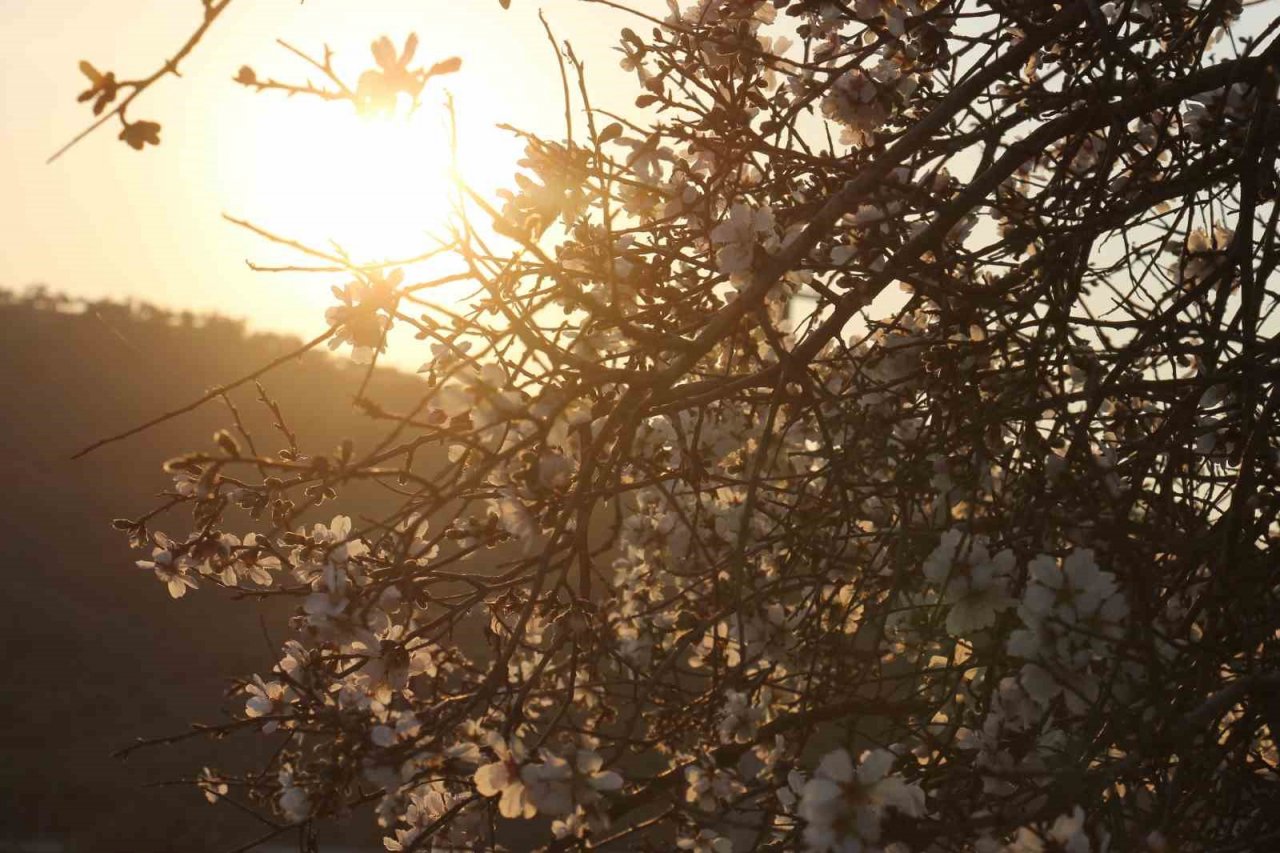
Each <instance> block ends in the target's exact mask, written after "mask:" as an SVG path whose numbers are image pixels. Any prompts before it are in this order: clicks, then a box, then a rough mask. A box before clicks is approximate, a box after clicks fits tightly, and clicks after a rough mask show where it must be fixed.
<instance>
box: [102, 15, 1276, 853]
mask: <svg viewBox="0 0 1280 853" xmlns="http://www.w3.org/2000/svg"><path fill="white" fill-rule="evenodd" d="M228 2H229V0H221V2H216V3H215V2H209V1H208V0H206V2H205V4H204V9H205V15H204V21H203V23H202V25H201V26H202V29H201V31H200V32H197V33H196V34H195V36H193V39H192V41H191V42H190V43H188V45H187V46H185V47H184V48H183V51H184V54H182V55H185V51H188V50H190V49H191V48H192V47H194V46H195V44H196V42H198V40H199V36H200V34H201V32H202V31H203V28H204V27H207V26H209V25H210V24H211V23H212V22H213V21H214V19H215V18H216V17H217V15H218V14H220V12H221V11H222V9H223V8H225V7H226V5H227V3H228ZM1276 11H1277V10H1276V9H1275V7H1274V4H1273V3H1271V2H1256V3H1250V4H1242V3H1241V2H1239V0H1150V2H1148V0H1112V2H1107V3H1099V2H1097V0H985V2H977V0H855V2H836V0H771V1H770V0H701V2H694V3H677V2H676V0H669V2H668V4H667V5H666V7H665V8H659V9H655V8H652V7H650V6H649V5H647V4H643V5H639V6H638V8H636V9H635V10H634V11H633V12H632V14H633V16H634V23H633V24H632V26H630V27H628V28H626V29H623V30H622V31H621V33H620V34H619V36H618V44H617V47H618V50H619V55H620V57H621V62H622V63H623V67H624V68H625V69H626V70H628V71H630V72H632V73H633V74H634V75H635V78H636V82H637V90H636V92H637V97H636V99H635V102H634V107H633V108H630V109H627V110H620V109H607V108H605V107H602V106H601V105H599V104H597V103H596V101H598V100H599V98H595V97H594V96H595V94H596V93H594V92H593V91H592V88H591V85H590V79H589V78H588V77H587V76H586V75H585V74H584V73H583V68H582V65H581V63H580V61H579V60H578V57H577V56H576V55H575V54H574V53H573V51H572V49H571V48H570V47H569V46H567V45H557V46H556V49H557V51H558V55H559V57H560V59H561V60H562V68H563V69H564V96H565V119H566V128H565V133H564V136H563V137H562V138H558V139H546V138H542V137H539V136H535V135H533V134H524V139H525V142H526V143H527V148H526V157H525V159H524V160H523V161H521V164H520V166H521V172H520V173H519V174H518V175H516V176H515V179H514V183H513V186H512V189H511V190H510V191H508V192H506V193H504V194H502V195H501V196H500V197H498V198H485V197H484V196H482V195H481V194H480V193H478V192H475V191H472V190H471V189H470V188H469V187H467V186H466V185H465V184H461V183H460V184H459V185H458V188H457V199H456V205H455V210H454V219H453V224H452V231H451V233H450V235H449V238H448V239H447V240H446V241H444V243H443V244H442V245H441V246H440V247H438V248H434V249H429V250H428V251H430V252H436V253H439V255H440V256H441V257H442V258H448V262H449V263H451V264H453V267H452V270H453V271H452V272H449V273H448V274H446V275H445V276H444V278H448V279H450V280H452V279H455V278H456V279H463V280H465V281H467V282H470V283H471V284H472V285H473V286H474V288H475V289H474V293H473V295H472V297H471V298H469V299H467V300H465V301H464V302H462V303H458V304H449V303H444V302H443V301H441V300H436V299H434V298H433V293H434V288H435V287H437V286H438V285H439V284H440V282H441V281H443V280H444V278H439V279H429V280H418V279H417V278H415V277H414V276H413V275H407V274H406V273H405V271H404V269H402V267H404V266H406V265H405V264H386V263H376V264H367V263H363V262H361V261H360V260H359V259H352V258H348V257H346V256H344V255H341V254H336V253H334V252H332V251H329V250H327V249H323V248H317V247H308V246H302V245H296V246H295V248H297V249H298V250H299V251H300V252H302V253H303V254H304V255H306V256H309V258H310V261H309V262H314V263H318V264H320V265H321V266H320V267H318V271H317V274H318V275H324V276H329V277H330V278H331V279H333V281H334V283H335V284H338V285H339V286H337V287H335V294H336V298H337V304H335V305H334V307H332V308H331V309H330V310H329V311H328V312H327V313H326V314H325V331H324V332H323V333H322V334H320V335H318V336H317V337H316V338H315V339H314V340H313V341H311V342H310V343H309V344H308V345H307V346H308V347H310V348H314V347H317V346H319V345H321V344H326V345H328V346H330V347H331V348H334V349H336V350H340V351H343V352H346V351H348V350H349V351H350V353H351V355H352V356H353V357H356V358H358V359H361V360H368V361H370V362H376V360H377V359H378V358H379V357H380V356H381V353H382V352H384V350H385V347H386V344H387V334H388V331H389V330H390V329H391V328H393V327H409V328H410V329H412V330H413V332H414V333H415V335H416V338H417V340H419V341H421V344H420V346H421V348H422V353H423V358H424V359H425V363H424V364H423V366H422V369H421V373H422V376H423V379H424V382H423V386H422V390H421V395H420V399H419V400H418V401H417V402H416V404H414V405H412V406H410V407H408V408H403V409H399V410H389V409H388V408H386V407H384V406H383V405H381V404H379V403H378V401H377V400H376V399H373V398H372V397H371V396H370V395H367V394H365V390H366V389H364V388H362V389H361V393H360V395H359V397H358V398H357V400H356V403H357V405H358V406H360V407H361V408H362V409H364V410H365V411H366V412H367V413H368V414H369V415H370V416H371V417H374V418H378V419H381V420H383V421H385V422H386V426H387V429H386V434H385V438H383V439H382V440H381V441H379V442H377V443H375V444H373V445H372V446H368V447H360V448H357V447H355V446H354V445H353V444H351V443H345V444H343V445H342V446H341V447H340V448H338V449H337V450H336V451H334V450H330V449H328V448H306V447H299V446H298V445H297V443H296V442H295V441H294V439H293V438H292V437H291V433H290V430H289V428H288V420H287V413H283V412H275V413H274V414H275V415H276V417H277V419H278V420H277V423H278V425H279V430H278V432H279V437H274V438H269V437H268V436H265V435H261V434H259V435H253V434H252V433H251V432H250V431H248V430H246V429H243V428H240V427H238V426H237V424H236V423H230V424H228V429H227V430H226V431H222V432H219V433H218V434H217V435H216V436H215V440H214V443H213V445H212V446H211V447H209V448H208V449H206V450H203V451H198V452H193V453H191V454H188V455H185V456H183V457H180V458H177V459H174V460H170V461H169V462H168V463H167V470H168V471H169V473H170V474H172V475H173V478H174V484H173V488H172V491H171V493H170V494H169V495H168V496H167V498H166V500H165V501H164V503H163V505H162V506H161V507H159V508H158V511H159V510H164V512H165V513H166V514H163V515H162V514H158V513H157V514H149V515H147V516H144V517H141V518H134V519H122V520H120V521H118V522H117V526H118V527H120V528H121V529H123V530H125V531H126V532H127V533H128V535H129V536H130V537H131V538H132V540H133V541H134V543H135V544H136V545H137V546H138V547H139V548H141V549H143V550H144V552H145V553H144V554H143V555H142V556H143V558H144V559H142V560H141V561H140V563H139V565H141V566H143V567H144V568H146V569H148V570H151V571H154V573H155V574H156V576H157V577H158V578H159V579H160V580H161V581H162V582H163V583H164V584H166V586H167V587H168V589H169V591H170V593H171V594H172V595H173V596H174V597H181V596H183V595H187V594H193V592H192V591H193V590H196V589H199V591H200V592H201V593H204V592H205V591H206V590H207V589H208V588H215V589H222V590H225V591H227V592H229V593H231V594H235V595H242V596H245V597H247V598H262V597H267V596H272V597H292V598H294V599H296V602H297V610H296V615H295V616H294V617H293V619H292V621H291V623H290V624H291V628H292V629H293V633H292V635H291V638H290V639H289V640H288V641H287V642H286V643H285V644H284V647H283V649H282V650H281V658H280V661H279V663H278V664H277V665H276V666H275V667H274V668H273V669H272V670H271V671H269V672H263V673H260V674H258V675H254V676H252V678H248V679H246V680H244V681H243V682H242V683H241V684H240V685H239V686H238V688H237V689H238V690H239V692H240V695H241V696H242V698H243V700H244V705H243V711H242V713H240V714H238V715H237V716H236V717H235V718H234V719H232V720H229V721H226V722H223V723H221V724H217V725H214V726H212V727H208V728H204V729H202V730H201V731H202V732H203V733H212V734H217V735H223V734H228V733H230V732H233V731H245V730H247V731H252V732H258V733H261V734H262V735H263V736H266V737H268V738H272V739H274V740H273V743H276V744H278V749H277V750H276V751H275V752H274V753H273V757H272V759H271V760H270V762H269V764H267V765H266V766H264V767H260V768H257V769H255V770H253V771H251V772H247V773H232V772H229V771H220V770H217V769H206V770H205V771H203V772H202V774H201V776H200V777H199V778H198V779H197V780H196V783H197V784H198V785H199V786H200V787H201V788H202V789H203V790H204V791H205V793H206V795H207V796H208V797H209V799H210V800H212V801H215V802H217V801H221V800H231V801H234V802H235V803H237V804H239V805H243V806H246V807H250V808H258V809H261V810H262V811H263V814H264V820H267V821H268V822H269V823H270V824H271V826H270V827H269V828H268V829H267V831H266V836H265V837H266V838H272V837H275V836H277V835H280V834H283V833H286V832H293V831H297V832H298V834H299V837H300V838H301V839H302V843H303V844H304V845H306V844H307V843H308V839H309V838H312V837H313V836H312V835H311V832H312V829H311V828H312V826H313V823H314V821H315V820H317V819H320V818H324V817H327V816H334V815H342V814H345V813H347V811H348V810H349V809H350V808H351V807H352V806H353V805H355V804H358V803H368V802H373V803H376V814H377V819H378V820H379V822H380V823H381V825H382V826H383V827H384V830H385V833H386V846H387V848H388V849H389V850H401V851H407V850H463V849H466V850H471V849H498V848H502V847H505V848H508V849H531V848H534V847H542V846H545V847H546V848H548V849H561V850H563V849H579V848H585V847H612V848H614V849H671V848H672V846H673V845H674V846H675V847H677V848H679V849H684V850H698V851H718V853H720V851H728V850H754V849H775V850H784V849H786V850H789V849H806V850H815V851H862V850H885V851H893V853H905V851H968V850H978V851H1001V850H1009V851H1042V850H1063V851H1070V853H1082V851H1103V850H1106V849H1108V848H1109V847H1114V848H1115V849H1123V850H1150V851H1166V850H1186V851H1200V850H1204V851H1209V850H1222V851H1225V850H1249V849H1263V847H1265V846H1266V844H1267V843H1276V841H1277V840H1278V839H1280V807H1278V804H1280V777H1278V776H1277V772H1278V770H1280V768H1278V766H1277V762H1278V761H1280V756H1278V755H1277V748H1276V741H1275V731H1276V728H1277V726H1280V669H1278V668H1277V662H1278V661H1280V601H1278V600H1277V597H1278V596H1280V576H1278V575H1277V565H1280V561H1277V559H1276V548H1277V544H1278V538H1280V526H1278V525H1277V515H1278V510H1280V489H1278V488H1277V486H1278V480H1280V464H1278V463H1280V455H1278V453H1280V391H1278V390H1277V386H1276V382H1275V379H1276V376H1277V371H1278V369H1280V360H1278V358H1280V349H1278V348H1277V342H1276V337H1275V332H1276V329H1277V318H1276V313H1275V312H1276V308H1277V304H1278V301H1280V291H1278V290H1277V287H1276V285H1277V277H1276V274H1275V272H1276V264H1277V261H1278V259H1280V254H1278V250H1280V242H1278V238H1277V233H1278V229H1277V218H1278V217H1280V207H1277V205H1276V203H1275V202H1276V195H1277V188H1278V185H1277V173H1276V159H1277V157H1276V154H1277V151H1276V149H1277V145H1278V144H1280V112H1277V109H1276V107H1277V97H1276V96H1277V80H1278V79H1280V78H1278V76H1277V75H1278V74H1280V72H1278V70H1277V61H1278V60H1280V37H1278V34H1277V31H1278V30H1280V15H1277V14H1276ZM353 14H357V12H354V11H353ZM358 14H361V15H376V11H375V10H374V9H373V8H372V7H370V8H364V7H362V8H361V9H360V10H359V12H358ZM439 14H466V12H465V9H464V8H463V7H458V8H457V9H450V10H448V11H444V10H442V11H440V12H439ZM430 49H432V48H431V46H430V45H426V44H419V43H418V40H417V39H416V38H415V37H413V36H410V37H409V38H408V39H407V40H404V39H403V36H398V37H397V39H396V41H394V42H393V41H392V40H390V39H384V40H380V41H378V42H376V43H375V44H374V45H373V48H372V53H373V59H374V65H373V66H372V67H371V69H370V71H368V72H367V73H366V74H365V75H363V76H361V77H360V78H359V79H358V80H357V81H348V80H343V79H342V78H341V77H340V76H339V75H338V74H336V73H335V72H334V71H333V69H332V68H331V66H330V65H329V62H328V54H327V52H326V53H325V54H323V55H320V54H317V55H315V56H312V57H311V58H310V59H309V60H308V61H310V62H311V63H312V65H313V66H314V67H313V68H312V72H313V73H314V72H315V69H317V68H318V69H320V71H321V72H323V79H322V80H321V82H320V83H318V84H317V83H312V82H310V81H307V82H304V83H296V84H295V83H290V82H282V81H277V80H274V79H269V80H268V79H263V78H262V77H260V76H259V75H258V74H257V73H256V72H255V71H254V70H253V69H252V68H250V67H246V68H244V69H242V70H241V71H240V73H239V75H238V76H237V80H238V82H239V83H240V84H242V85H244V86H246V87H249V88H251V89H256V90H260V91H261V92H262V96H263V97H271V96H275V95H279V94H281V90H283V91H284V92H287V93H289V94H298V95H300V96H318V97H323V98H326V99H329V100H335V101H347V102H351V103H354V104H355V105H356V106H357V107H358V108H360V109H362V110H366V111H378V110H386V109H393V108H394V104H395V103H396V100H397V99H398V98H409V99H416V98H419V97H421V96H422V95H423V93H424V91H429V90H430V87H431V86H432V85H434V84H433V83H432V82H431V80H432V78H434V77H436V76H438V75H441V74H447V73H453V72H456V71H458V70H459V63H458V62H457V61H456V60H454V59H451V58H450V57H448V56H438V57H431V58H429V59H427V60H425V61H424V60H422V59H421V54H423V53H424V52H426V51H428V50H430ZM305 56H308V55H307V54H304V57H305ZM316 56H319V57H320V58H316ZM468 61H470V60H468ZM480 61H482V60H480ZM174 62H176V60H175V61H174ZM419 63H421V64H419ZM172 67H173V62H171V63H170V64H169V65H166V67H165V69H162V70H161V72H158V74H161V75H162V74H163V73H165V70H166V69H170V68H172ZM461 73H465V70H463V71H462V72H461ZM86 74H88V75H89V77H90V79H91V82H92V88H91V89H90V90H89V91H88V92H86V93H85V96H84V97H86V98H88V99H93V100H95V104H96V107H95V109H97V110H98V111H99V112H103V111H105V110H106V109H107V107H108V106H110V105H111V104H113V103H119V104H120V105H122V106H124V105H129V104H130V103H131V101H132V99H133V98H135V97H136V96H138V95H141V94H142V93H143V92H144V91H145V88H146V87H147V86H148V85H149V80H150V79H153V78H144V79H142V80H140V81H132V82H130V81H116V79H115V77H114V76H113V75H111V74H108V73H104V72H100V71H98V70H97V69H92V68H89V69H86ZM118 96H122V97H123V100H121V101H117V97H118ZM335 108H337V107H335ZM115 115H116V116H117V118H118V120H120V121H121V122H122V131H121V138H122V139H123V140H124V141H125V142H126V143H128V144H130V145H132V146H134V147H137V148H142V147H144V146H145V145H148V144H151V143H156V142H158V140H159V136H158V133H159V124H158V123H156V122H154V121H143V120H138V119H134V118H132V117H130V116H128V115H127V114H126V112H125V111H124V109H119V110H118V112H116V113H115ZM111 116H112V113H111V112H106V117H107V118H110V117H111ZM165 144H172V142H171V141H169V140H166V142H165ZM179 144H180V143H179ZM267 236H269V237H271V238H273V239H277V240H282V239H286V238H283V237H280V236H278V235H267ZM269 367H270V365H264V368H269ZM246 381H247V380H246ZM225 387H229V386H225ZM225 387H224V388H225ZM221 390H224V389H215V392H211V393H210V394H209V395H206V397H204V398H201V399H213V398H214V397H216V396H217V393H216V392H219V391H221ZM334 402H335V405H339V404H341V405H345V404H346V403H345V401H342V400H335V401H334ZM162 417H167V416H162ZM281 443H283V444H284V445H285V446H284V449H282V450H273V449H271V448H272V447H274V446H275V445H278V444H281ZM431 451H435V452H431ZM357 482H359V483H367V482H376V483H379V484H381V485H382V486H383V487H384V488H385V489H386V490H388V491H391V492H395V493H397V494H398V495H399V496H400V502H399V508H398V509H397V510H396V511H395V512H393V513H391V514H389V515H385V516H382V517H378V518H372V517H359V516H357V517H355V518H353V517H351V516H350V515H349V514H348V513H347V512H344V509H343V490H344V487H347V486H348V485H350V484H353V483H357ZM316 508H320V509H319V510H317V509H316ZM317 511H323V512H324V513H325V517H326V518H328V517H332V521H328V522H324V523H309V524H303V523H302V517H303V514H304V513H307V512H312V513H314V512H317ZM180 514H185V516H184V515H180ZM183 517H187V518H189V519H190V520H189V522H184V521H183V520H182V518H183ZM162 528H163V529H164V531H165V532H161V529H162ZM1267 839H1270V842H1268V841H1267ZM1259 845H1261V846H1259Z"/></svg>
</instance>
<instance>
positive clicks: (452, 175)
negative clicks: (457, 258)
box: [226, 96, 521, 305]
mask: <svg viewBox="0 0 1280 853" xmlns="http://www.w3.org/2000/svg"><path fill="white" fill-rule="evenodd" d="M263 97H264V99H265V98H266V97H267V96H263ZM440 100H441V99H436V101H435V102H432V101H430V100H424V102H423V103H422V104H421V105H419V106H418V108H416V109H412V108H410V106H409V105H408V104H402V105H401V108H399V109H397V110H396V111H395V112H394V113H393V114H391V115H362V114H358V113H357V112H356V111H355V110H354V109H352V108H351V106H350V105H348V104H342V103H325V102H320V101H313V102H304V101H302V100H300V99H293V100H290V101H287V102H285V103H282V104H276V105H272V106H271V107H270V108H266V109H261V110H260V111H258V113H257V115H256V120H257V123H258V124H259V126H258V127H256V128H255V129H254V131H253V133H252V134H251V135H252V137H253V138H254V143H253V149H252V158H251V160H250V162H251V163H252V168H251V169H249V170H245V169H244V168H243V162H242V163H241V164H240V168H238V169H237V172H238V175H237V177H236V179H235V180H236V183H237V184H238V186H232V187H227V188H226V189H227V191H228V194H229V195H230V196H232V197H234V198H235V199H236V205H237V209H236V210H234V211H229V213H231V214H232V215H234V216H236V217H237V218H243V219H244V220H247V221H249V222H252V223H253V224H254V225H256V226H259V227H261V228H263V229H265V230H267V231H269V232H271V233H273V234H276V235H278V236H280V237H282V238H286V239H288V240H293V241H296V242H298V243H300V244H302V245H304V246H308V247H311V248H314V249H316V250H319V251H321V252H325V253H328V254H335V255H336V254H345V256H346V257H347V258H349V259H350V261H351V262H353V263H355V264H374V263H382V262H387V261H397V260H402V259H408V258H414V257H417V256H420V255H422V254H424V253H426V252H429V251H431V250H432V249H435V248H438V247H439V245H440V244H441V241H447V240H448V239H449V235H450V228H451V226H452V225H453V224H454V223H455V221H456V215H455V213H454V208H455V204H456V201H457V199H458V197H459V187H458V183H457V182H458V180H465V181H467V182H468V183H469V185H471V186H473V187H475V188H476V190H477V192H479V193H482V194H483V195H486V196H492V195H493V191H494V190H495V189H497V188H498V187H499V186H502V185H504V184H505V183H508V182H509V181H510V178H511V175H512V173H514V171H515V170H516V160H517V159H518V157H519V153H520V150H521V145H520V143H519V141H518V140H516V139H514V137H513V136H512V135H511V134H509V133H506V132H504V131H500V130H498V129H497V128H496V127H494V126H493V124H488V125H487V126H486V125H485V124H483V123H479V122H476V121H474V120H473V121H471V122H467V123H463V122H461V121H459V124H460V126H459V128H458V129H457V131H456V132H457V134H458V140H459V141H458V147H457V152H456V157H455V152H454V151H453V146H452V143H451V135H452V133H453V132H454V131H453V130H452V129H451V127H450V121H449V113H448V110H447V109H446V108H445V107H444V105H443V104H442V103H440V102H439V101H440ZM455 159H456V163H455ZM455 168H456V172H455ZM246 171H247V176H246ZM477 224H482V225H487V224H488V223H487V222H485V223H477ZM259 249H260V250H259V251H257V252H255V254H254V255H253V258H252V259H253V260H254V261H255V262H261V263H262V264H264V265H278V266H287V265H296V266H314V265H318V264H324V261H323V260H322V259H319V258H316V257H308V256H306V255H305V254H304V253H302V252H299V251H297V250H295V249H291V248H289V247H287V246H283V245H279V244H272V243H270V242H269V241H266V240H262V241H261V243H260V244H259ZM413 267H414V268H412V269H407V270H406V272H407V273H409V274H414V273H418V274H422V275H424V276H430V275H431V274H432V272H433V271H434V272H435V273H436V274H439V273H440V270H441V267H440V266H439V264H438V262H427V263H426V264H415V265H413ZM334 283H335V281H334V276H333V275H316V276H310V277H309V279H308V281H307V282H303V286H304V287H305V290H304V293H305V294H306V297H305V298H306V301H307V303H308V304H313V305H322V304H323V305H328V304H331V303H332V295H331V293H330V285H332V284H334ZM466 290H468V288H467V286H466V285H457V286H453V287H451V288H447V289H437V290H434V291H433V292H432V294H431V297H432V298H433V299H435V300H438V301H441V302H446V303H447V302H451V301H454V300H456V299H457V298H460V297H461V296H462V294H463V293H464V292H466ZM313 295H314V298H313Z"/></svg>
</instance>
